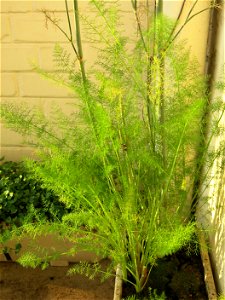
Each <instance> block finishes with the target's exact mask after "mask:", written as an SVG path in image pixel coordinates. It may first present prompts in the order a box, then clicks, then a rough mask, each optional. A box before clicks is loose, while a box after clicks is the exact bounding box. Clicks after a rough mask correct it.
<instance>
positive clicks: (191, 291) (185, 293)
mask: <svg viewBox="0 0 225 300" xmlns="http://www.w3.org/2000/svg"><path fill="white" fill-rule="evenodd" d="M203 273H204V270H203V266H202V262H201V257H200V254H196V253H191V254H190V253H189V254H188V252H187V251H185V250H182V251H179V252H177V253H176V254H174V255H170V256H167V257H165V258H163V259H159V260H158V261H157V266H155V267H153V269H152V271H151V274H150V277H149V281H148V284H147V286H146V288H145V289H144V291H143V292H142V293H141V294H140V295H139V297H138V298H139V299H140V300H141V299H149V288H150V287H151V290H157V294H158V295H161V294H162V293H163V292H164V293H165V295H166V299H167V300H190V299H194V300H207V299H208V297H207V292H206V287H205V283H204V274H203ZM132 294H135V291H134V289H133V288H132V287H131V286H130V285H127V284H124V286H123V297H124V298H125V297H127V296H129V295H132ZM145 297H146V298H145Z"/></svg>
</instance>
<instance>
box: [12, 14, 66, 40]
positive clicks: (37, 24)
mask: <svg viewBox="0 0 225 300" xmlns="http://www.w3.org/2000/svg"><path fill="white" fill-rule="evenodd" d="M57 17H58V18H59V19H60V20H62V21H61V22H60V26H62V27H63V28H64V29H65V30H68V25H67V23H66V16H65V14H63V13H58V14H57ZM11 26H12V36H13V39H14V41H15V42H29V43H31V42H33V43H40V42H41V43H44V42H46V43H47V42H59V41H61V42H66V38H65V36H64V35H63V34H62V33H61V32H60V31H59V30H58V29H57V28H56V27H55V26H54V25H52V24H48V27H47V28H46V21H45V16H44V15H43V13H41V12H37V13H27V14H13V16H12V17H11Z"/></svg>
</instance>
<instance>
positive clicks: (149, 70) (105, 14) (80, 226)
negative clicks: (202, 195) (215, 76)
mask: <svg viewBox="0 0 225 300" xmlns="http://www.w3.org/2000/svg"><path fill="white" fill-rule="evenodd" d="M75 2H77V1H74V3H75ZM90 3H91V5H92V7H93V8H94V10H95V12H96V16H95V17H94V20H95V21H93V20H90V19H89V18H88V17H86V16H83V17H82V16H81V21H82V22H83V23H84V25H85V27H88V29H89V31H88V34H90V35H91V36H92V40H91V41H92V42H93V46H96V47H98V48H99V57H98V61H97V63H96V64H95V66H93V67H92V68H91V70H88V69H85V68H84V62H83V58H82V55H81V53H82V51H80V50H79V49H80V47H78V50H77V51H75V53H76V54H77V57H76V58H77V59H76V60H75V61H74V60H73V59H71V58H70V56H69V54H68V53H67V52H66V51H65V50H64V49H63V48H62V47H61V46H60V45H56V47H55V51H54V61H55V62H56V64H57V70H58V72H57V73H48V72H46V71H44V70H41V69H40V68H39V67H38V66H36V67H35V68H36V70H37V71H38V72H39V73H40V74H41V75H42V76H44V77H45V78H47V79H50V80H53V81H55V82H56V83H57V84H61V85H64V86H66V87H67V88H69V89H70V91H72V92H73V93H74V95H75V100H74V106H72V107H71V114H70V115H66V114H63V113H62V111H60V109H54V110H53V111H52V116H50V119H51V120H49V119H48V118H46V117H45V116H44V114H43V112H41V111H39V110H38V109H32V110H30V109H29V107H25V106H24V107H23V108H21V107H20V108H18V107H17V106H16V105H9V104H4V105H3V106H2V118H3V120H4V121H5V124H6V125H7V126H8V127H9V128H12V129H13V130H15V131H17V132H19V133H20V134H22V135H23V136H24V137H25V139H26V142H27V143H32V144H33V145H35V146H36V147H37V149H38V150H37V153H38V155H39V157H40V160H41V163H40V164H37V163H35V162H33V161H32V160H27V167H28V168H29V169H30V170H32V171H33V174H34V177H35V178H40V179H41V180H42V182H43V186H44V187H45V188H50V189H52V190H53V191H54V192H55V193H56V194H57V195H58V196H59V197H60V200H61V201H62V202H64V203H65V204H66V205H67V207H70V208H73V212H72V213H70V214H67V215H65V216H64V217H63V220H62V222H59V223H57V222H54V223H50V222H48V223H43V224H42V223H38V224H24V225H23V226H21V227H20V228H14V229H13V230H12V232H11V237H15V236H20V237H21V238H22V237H23V236H27V235H30V236H31V237H33V238H34V237H36V236H39V235H41V234H48V233H54V232H57V233H58V234H59V237H61V238H63V239H64V238H66V239H68V240H70V241H72V242H73V243H74V247H73V248H71V249H68V253H70V254H71V253H76V252H77V251H79V250H80V249H82V250H91V251H93V252H95V253H96V254H98V255H100V256H102V257H109V258H110V259H111V261H112V263H111V265H110V267H111V272H112V273H113V270H114V269H115V267H116V266H117V265H118V264H119V265H120V266H121V268H122V273H123V280H128V274H130V275H131V276H132V277H133V280H132V282H130V283H131V284H133V285H134V286H135V288H136V291H137V292H140V291H141V290H142V289H143V288H144V286H145V284H146V282H147V280H148V276H149V274H150V271H151V268H152V266H153V265H154V264H155V263H156V262H157V259H158V258H160V257H163V256H165V255H169V254H172V253H174V252H175V251H177V250H178V249H180V248H181V247H183V246H184V245H186V244H187V243H188V242H189V241H190V239H191V238H192V235H193V232H194V231H195V225H194V223H192V222H190V221H189V218H190V203H191V200H190V194H191V189H192V184H193V182H194V180H195V176H196V173H197V171H196V166H198V164H197V162H196V159H195V158H196V156H195V153H196V150H197V147H198V146H199V140H200V139H201V138H202V132H203V130H202V123H201V118H202V115H203V112H204V108H205V105H206V104H207V101H208V95H207V94H206V92H205V91H206V85H205V84H206V82H205V80H204V78H202V76H201V75H200V74H199V71H198V64H197V62H196V61H195V60H193V59H191V57H190V54H189V52H188V51H187V50H186V49H185V47H184V46H183V43H175V41H173V42H171V41H172V40H173V36H171V32H172V31H173V28H174V22H173V21H171V20H169V19H168V18H166V17H165V16H162V15H161V14H160V15H159V16H157V17H156V19H155V22H153V23H154V24H153V25H152V26H151V27H150V28H147V30H144V29H141V31H140V32H139V33H140V34H141V37H142V38H141V37H140V35H138V36H137V37H136V40H134V38H132V40H129V38H128V37H126V36H124V33H123V32H122V30H120V29H121V26H120V22H121V21H122V19H121V18H120V17H119V15H120V14H119V10H118V8H116V7H115V6H114V4H115V3H113V4H112V3H111V4H110V3H105V1H96V0H92V1H90ZM77 43H78V46H81V45H80V44H79V41H77ZM131 45H132V46H131ZM152 49H153V51H152ZM162 66H163V72H162ZM59 70H61V71H62V72H61V73H60V72H59ZM84 72H85V73H84ZM162 101H163V107H162ZM217 109H218V108H217ZM220 109H221V106H219V110H220ZM218 122H219V121H217V122H216V123H215V130H216V129H217V128H218ZM207 147H208V145H206V146H205V148H204V149H202V153H204V154H203V155H202V156H201V158H200V162H199V163H200V164H202V163H203V161H202V157H203V156H204V155H205V151H206V150H207ZM215 155H220V151H218V153H216V154H215ZM28 254H29V255H28ZM28 254H27V256H25V258H21V259H20V262H21V263H23V264H24V265H25V264H28V265H30V266H34V267H35V266H36V265H37V264H38V263H40V262H43V261H44V260H45V259H46V261H47V259H49V256H48V255H47V254H46V255H45V256H44V257H43V256H42V260H41V261H40V258H39V257H38V256H37V259H36V258H35V257H36V256H35V255H32V254H30V253H28ZM29 257H30V259H29ZM29 261H30V262H29ZM97 271H100V270H99V266H98V265H97V264H96V265H94V266H91V265H89V264H82V265H80V266H79V267H78V266H77V267H75V268H73V269H72V270H71V273H76V272H80V273H83V274H86V275H87V276H89V277H91V278H92V277H93V276H94V275H95V273H97ZM109 273H110V271H109V270H108V271H107V272H106V274H107V276H108V274H109Z"/></svg>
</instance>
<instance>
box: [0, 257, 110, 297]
mask: <svg viewBox="0 0 225 300" xmlns="http://www.w3.org/2000/svg"><path fill="white" fill-rule="evenodd" d="M104 263H105V262H103V264H104ZM68 269H69V267H49V268H47V269H46V270H43V271H42V270H41V269H40V268H36V269H31V268H23V267H22V266H20V265H19V264H17V263H15V262H0V291H1V292H0V299H1V300H15V299H16V300H25V299H26V300H30V299H35V300H43V299H44V300H62V299H63V300H103V299H104V300H112V299H113V287H114V281H113V279H109V280H107V281H106V282H104V283H101V282H100V280H99V279H95V280H89V279H87V278H86V277H84V276H81V275H73V276H66V273H67V271H68Z"/></svg>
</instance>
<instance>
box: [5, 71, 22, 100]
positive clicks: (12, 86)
mask: <svg viewBox="0 0 225 300" xmlns="http://www.w3.org/2000/svg"><path fill="white" fill-rule="evenodd" d="M16 95H18V93H17V81H16V75H15V74H13V73H2V74H1V96H3V97H11V96H16Z"/></svg>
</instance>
